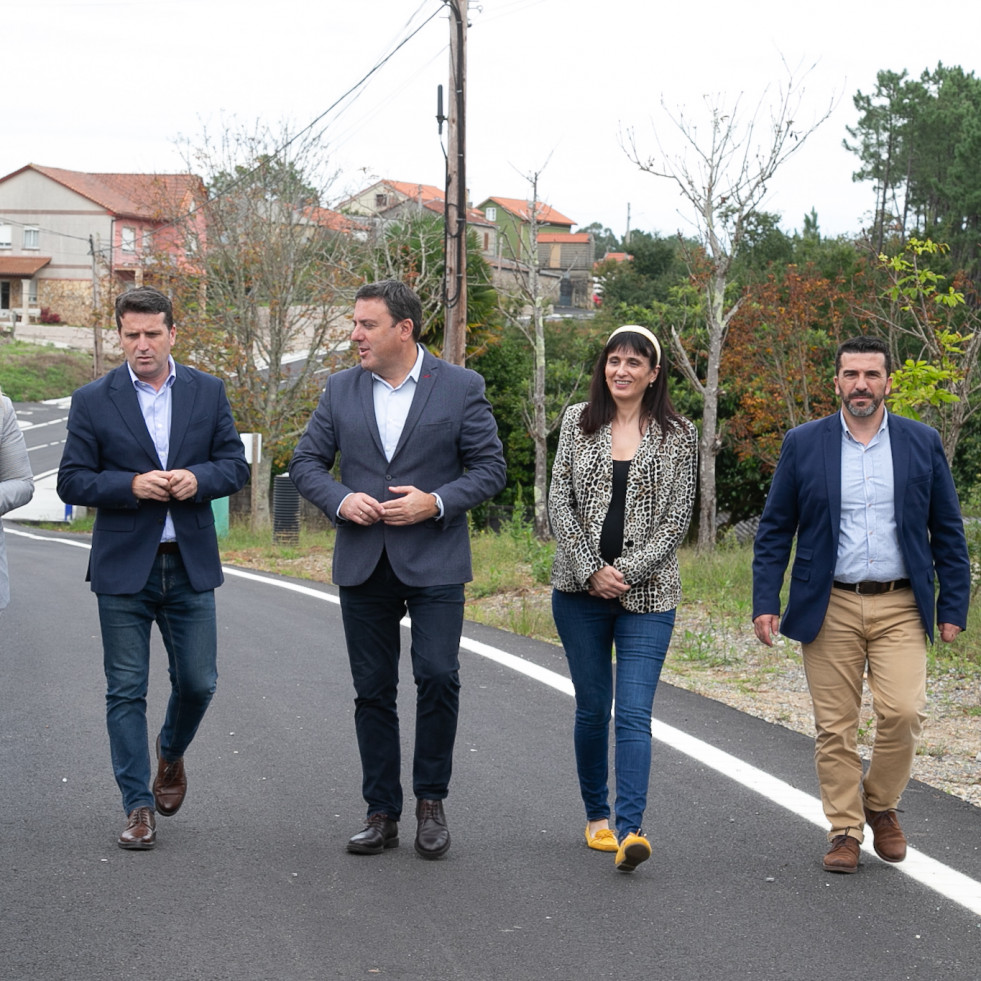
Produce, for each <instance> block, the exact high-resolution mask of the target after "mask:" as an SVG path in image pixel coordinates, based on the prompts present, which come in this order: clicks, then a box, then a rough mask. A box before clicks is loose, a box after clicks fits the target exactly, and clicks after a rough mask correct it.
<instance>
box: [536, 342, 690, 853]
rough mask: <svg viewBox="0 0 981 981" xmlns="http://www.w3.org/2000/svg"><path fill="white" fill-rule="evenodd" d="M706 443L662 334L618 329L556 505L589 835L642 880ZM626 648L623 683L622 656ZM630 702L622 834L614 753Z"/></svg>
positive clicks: (551, 506) (575, 409) (557, 468)
mask: <svg viewBox="0 0 981 981" xmlns="http://www.w3.org/2000/svg"><path fill="white" fill-rule="evenodd" d="M697 453H698V436H697V433H696V431H695V427H694V426H693V425H692V424H691V423H690V422H689V421H688V420H687V419H685V418H683V417H682V416H680V415H679V414H678V413H677V412H676V411H675V409H674V407H673V406H672V404H671V400H670V398H669V396H668V386H667V373H666V371H665V367H664V364H663V361H662V357H661V348H660V345H659V343H658V341H657V338H656V337H655V336H654V335H653V334H652V333H651V332H650V331H649V330H647V328H645V327H639V326H636V325H630V326H626V327H620V328H618V329H617V330H615V331H614V332H613V333H612V334H611V335H610V338H609V340H608V341H607V343H606V346H605V347H604V349H603V351H602V353H601V355H600V357H599V359H598V360H597V363H596V367H595V369H594V371H593V376H592V381H591V383H590V392H589V402H585V403H582V404H579V405H573V406H570V407H569V409H568V410H567V411H566V414H565V417H564V419H563V420H562V431H561V435H560V437H559V448H558V452H557V453H556V456H555V463H554V466H553V468H552V483H551V488H550V491H549V502H548V511H549V519H550V521H551V524H552V531H553V532H554V534H555V539H556V543H557V544H556V550H555V564H554V566H553V569H552V586H553V587H554V589H553V591H552V614H553V616H554V618H555V625H556V627H557V629H558V632H559V636H560V638H561V639H562V644H563V646H564V648H565V652H566V657H567V658H568V660H569V670H570V673H571V675H572V682H573V686H574V687H575V691H576V719H575V736H574V740H575V750H576V765H577V768H578V771H579V786H580V790H581V793H582V798H583V803H584V804H585V807H586V820H587V824H586V841H587V843H588V844H589V847H590V848H594V849H597V850H598V851H610V852H616V860H615V863H616V867H617V868H618V869H620V870H621V871H625V872H630V871H633V869H635V868H636V867H637V865H638V864H639V863H640V862H643V861H645V860H646V859H647V858H649V857H650V854H651V848H650V844H649V843H648V841H647V838H646V837H645V836H644V834H643V832H642V831H641V823H642V820H643V815H644V810H645V808H646V805H647V785H648V780H649V776H650V768H651V709H652V706H653V702H654V692H655V689H656V688H657V682H658V678H659V677H660V674H661V667H662V665H663V664H664V657H665V654H666V653H667V649H668V644H669V642H670V640H671V632H672V629H673V627H674V615H675V607H676V606H677V605H678V602H679V600H680V598H681V578H680V576H679V573H678V558H677V549H678V546H679V545H680V544H681V542H682V540H683V539H684V537H685V534H686V533H687V531H688V524H689V521H690V520H691V513H692V507H693V505H694V501H695V480H696V461H697ZM614 647H615V649H616V664H617V670H616V680H615V683H614V672H613V649H614ZM614 696H615V704H616V717H615V721H614V732H615V738H616V754H615V763H616V833H615V834H614V831H613V830H612V829H611V828H610V825H609V820H610V805H609V800H608V790H607V778H608V774H607V758H608V741H609V722H610V711H611V708H612V706H613V704H614Z"/></svg>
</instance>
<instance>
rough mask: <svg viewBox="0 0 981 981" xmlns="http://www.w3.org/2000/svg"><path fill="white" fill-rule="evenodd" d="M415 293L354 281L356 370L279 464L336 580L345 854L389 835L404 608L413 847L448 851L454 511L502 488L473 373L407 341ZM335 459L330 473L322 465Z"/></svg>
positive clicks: (395, 799)
mask: <svg viewBox="0 0 981 981" xmlns="http://www.w3.org/2000/svg"><path fill="white" fill-rule="evenodd" d="M421 330H422V304H421V303H420V301H419V298H418V297H417V296H416V294H415V293H413V292H412V290H410V289H409V288H408V287H407V286H405V285H404V284H402V283H399V282H397V281H395V280H383V281H382V282H378V283H369V284H366V285H364V286H362V287H361V288H360V289H359V290H358V292H357V294H356V297H355V304H354V330H353V332H352V334H351V340H352V342H353V343H354V344H355V345H356V346H357V351H358V356H359V358H360V362H361V363H360V366H359V367H354V368H348V369H346V370H344V371H340V372H338V373H336V374H334V375H331V376H330V377H329V378H328V380H327V385H326V387H325V389H324V392H323V395H322V397H321V399H320V403H319V404H318V406H317V409H316V411H315V412H314V414H313V416H312V418H311V419H310V424H309V426H308V427H307V431H306V432H305V433H304V435H303V437H302V438H301V439H300V442H299V444H298V445H297V448H296V452H295V453H294V455H293V460H292V462H291V464H290V476H291V477H292V479H293V482H294V483H295V484H296V486H297V488H298V489H299V491H300V493H301V494H302V495H303V496H304V497H306V498H307V499H308V500H310V501H312V502H313V503H314V504H316V505H317V506H318V507H319V508H320V509H321V510H322V511H323V512H324V513H325V514H326V515H327V517H328V518H329V519H330V520H331V521H332V522H333V523H334V524H335V525H336V528H337V536H336V539H335V544H334V565H333V579H334V583H335V584H336V585H337V586H338V587H339V588H340V600H341V613H342V617H343V622H344V633H345V637H346V640H347V649H348V657H349V660H350V663H351V674H352V677H353V680H354V688H355V693H356V697H355V713H354V721H355V729H356V732H357V738H358V748H359V750H360V753H361V766H362V793H363V795H364V798H365V801H366V803H367V805H368V808H367V822H366V826H365V828H364V830H362V831H360V832H359V833H358V834H356V835H354V837H353V838H351V839H350V841H349V842H348V845H347V848H348V851H350V852H353V853H355V854H361V855H374V854H378V853H380V852H382V851H384V850H385V849H386V848H394V847H395V846H396V845H398V843H399V839H398V821H399V819H400V818H401V815H402V786H401V781H400V771H401V760H400V750H399V746H400V743H399V719H398V711H397V706H396V694H397V687H398V662H399V652H400V636H399V630H400V627H399V623H400V621H401V619H402V618H403V616H404V615H405V613H406V611H408V613H409V616H410V617H411V619H412V643H411V648H410V650H411V656H412V671H413V677H414V679H415V683H416V738H415V751H414V757H413V766H412V787H413V792H414V794H415V797H416V799H417V803H416V821H417V828H416V839H415V849H416V851H417V852H418V854H419V855H421V856H422V857H423V858H440V857H441V856H442V855H444V854H446V851H447V849H448V848H449V847H450V835H449V831H448V829H447V826H446V818H445V814H444V812H443V800H444V799H445V797H446V795H447V793H448V788H449V781H450V771H451V768H452V762H453V744H454V741H455V737H456V726H457V712H458V705H459V690H460V681H459V648H460V634H461V632H462V629H463V584H464V583H465V582H469V581H470V580H471V579H472V578H473V575H472V572H471V561H470V538H469V532H468V528H467V511H468V510H469V509H470V508H472V507H474V506H475V505H477V504H479V503H481V502H482V501H486V500H488V499H489V498H491V497H493V496H494V495H495V494H497V493H498V491H500V490H501V489H502V488H503V487H504V479H505V464H504V456H503V451H502V448H501V442H500V440H499V439H498V436H497V423H496V422H495V421H494V416H493V414H492V412H491V407H490V404H489V403H488V402H487V399H486V398H485V396H484V381H483V379H482V378H481V377H480V375H478V374H477V373H476V372H474V371H470V370H468V369H466V368H461V367H458V366H456V365H451V364H448V363H447V362H445V361H442V360H440V359H439V358H436V357H434V356H433V355H432V354H430V353H429V352H428V351H427V350H426V349H425V348H424V347H423V346H422V345H421V344H419V334H420V332H421ZM338 455H339V456H340V475H339V477H335V476H334V474H333V473H332V468H333V466H334V461H335V459H336V458H337V457H338Z"/></svg>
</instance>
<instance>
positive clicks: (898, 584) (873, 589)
mask: <svg viewBox="0 0 981 981" xmlns="http://www.w3.org/2000/svg"><path fill="white" fill-rule="evenodd" d="M832 585H833V586H834V588H835V589H846V590H848V592H849V593H858V594H859V596H875V595H876V594H877V593H892V592H894V591H895V590H897V589H906V587H907V586H909V580H908V579H893V580H892V582H876V581H875V580H874V579H867V580H865V582H837V581H835V582H833V583H832Z"/></svg>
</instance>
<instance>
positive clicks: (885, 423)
mask: <svg viewBox="0 0 981 981" xmlns="http://www.w3.org/2000/svg"><path fill="white" fill-rule="evenodd" d="M838 416H839V418H840V419H841V432H842V435H843V436H845V437H847V438H848V439H850V440H855V437H854V436H852V434H851V430H850V429H849V428H848V423H847V422H845V410H844V408H841V409H839V410H838ZM888 428H889V410H888V409H887V408H886V407H885V406H883V407H882V424H881V425H880V426H879V428H878V429H877V430H876V433H875V436H873V437H872V438H873V439H875V438H876V437H877V436H881V435H882V434H883V433H884V432H885V431H886V430H887V429H888ZM856 442H857V441H856Z"/></svg>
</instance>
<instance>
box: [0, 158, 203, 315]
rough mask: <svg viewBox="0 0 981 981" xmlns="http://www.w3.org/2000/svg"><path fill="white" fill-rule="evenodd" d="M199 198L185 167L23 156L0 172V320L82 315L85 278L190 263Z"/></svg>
mask: <svg viewBox="0 0 981 981" xmlns="http://www.w3.org/2000/svg"><path fill="white" fill-rule="evenodd" d="M205 200H206V195H205V189H204V184H203V182H202V180H201V178H199V177H196V176H194V175H193V174H89V173H83V172H80V171H74V170H63V169H61V168H57V167H41V166H39V165H37V164H28V165H27V166H26V167H22V168H21V169H20V170H15V171H14V172H13V173H11V174H7V175H6V176H5V177H2V178H0V319H6V320H8V321H9V320H12V319H14V318H15V317H16V318H17V319H19V320H24V321H27V320H29V319H31V318H37V317H38V316H39V315H40V310H41V308H42V307H45V308H48V309H50V310H51V311H52V312H53V313H57V315H58V316H59V317H60V318H61V320H62V321H63V322H65V323H71V324H78V325H87V324H89V323H91V322H92V315H93V306H94V289H93V287H94V285H95V284H99V286H100V287H101V288H102V289H104V290H108V291H110V292H111V293H116V292H119V291H120V290H122V289H125V288H126V287H127V286H131V285H138V284H140V283H142V282H143V281H144V279H146V280H152V279H153V278H154V272H155V270H156V269H157V268H159V266H160V264H161V262H162V261H165V262H176V263H178V264H181V265H186V264H188V263H190V264H193V263H194V262H195V261H196V256H197V254H198V252H199V250H200V249H201V248H203V246H204V244H205V216H204V210H203V208H202V205H203V204H204V202H205Z"/></svg>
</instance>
